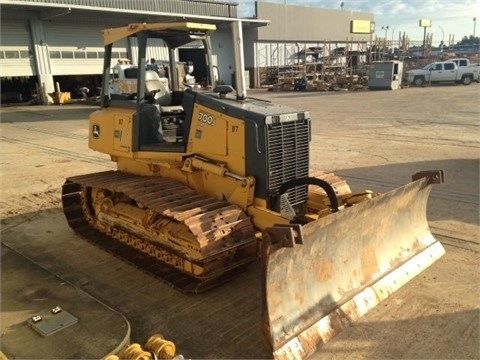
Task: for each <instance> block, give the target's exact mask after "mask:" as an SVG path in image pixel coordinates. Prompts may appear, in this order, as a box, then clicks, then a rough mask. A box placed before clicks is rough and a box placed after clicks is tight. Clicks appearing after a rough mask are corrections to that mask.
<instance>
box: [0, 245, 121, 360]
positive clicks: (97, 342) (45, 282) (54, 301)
mask: <svg viewBox="0 0 480 360" xmlns="http://www.w3.org/2000/svg"><path fill="white" fill-rule="evenodd" d="M1 251H2V254H1V293H2V298H1V307H2V312H1V317H0V319H1V352H3V354H4V355H5V356H6V357H7V358H10V359H33V358H36V359H79V358H83V359H86V358H87V359H88V358H90V359H94V358H97V359H100V358H102V357H104V356H106V355H108V354H117V353H119V351H120V350H122V349H123V348H124V347H125V346H126V345H128V344H129V342H130V324H129V323H128V321H127V320H126V319H125V317H124V316H123V315H121V314H120V313H118V312H116V311H114V310H113V309H111V308H109V307H108V306H106V305H104V304H102V303H101V302H99V301H97V300H96V299H94V298H93V297H91V296H90V295H88V294H87V293H85V292H84V291H82V290H80V289H78V288H75V287H74V286H72V285H71V284H69V283H67V282H65V281H64V280H62V279H61V278H59V277H58V276H56V275H54V274H52V273H50V272H48V271H46V270H45V269H43V268H41V267H40V266H38V265H36V264H35V263H33V262H32V261H30V260H28V259H27V258H25V257H24V256H22V255H20V254H19V253H17V252H15V251H14V250H12V249H10V248H8V247H6V246H3V245H2V248H1ZM56 307H60V309H61V311H58V310H59V309H57V313H54V312H55V311H54V312H52V309H54V308H56ZM39 315H40V316H41V317H42V320H39V321H38V322H35V321H33V320H32V318H33V317H34V316H39ZM26 344H28V346H26Z"/></svg>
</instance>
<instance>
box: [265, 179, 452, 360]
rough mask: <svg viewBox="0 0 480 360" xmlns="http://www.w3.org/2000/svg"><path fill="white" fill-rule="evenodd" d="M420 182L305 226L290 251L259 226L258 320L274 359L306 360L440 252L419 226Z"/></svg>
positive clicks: (423, 191) (422, 213) (423, 186)
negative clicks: (264, 246) (262, 235)
mask: <svg viewBox="0 0 480 360" xmlns="http://www.w3.org/2000/svg"><path fill="white" fill-rule="evenodd" d="M427 183H428V181H427V179H421V180H418V181H415V182H412V183H409V184H407V185H405V186H404V187H401V188H398V189H395V190H393V191H391V192H389V193H386V194H383V195H381V196H378V197H376V198H374V199H372V200H368V201H364V202H362V203H359V204H357V205H355V206H353V207H350V208H347V209H345V210H343V211H341V212H339V213H335V214H332V215H330V216H327V217H325V218H321V219H319V220H317V221H314V222H311V223H308V224H306V225H304V226H303V227H302V232H303V244H294V246H293V247H281V246H279V245H276V243H277V242H279V243H281V239H275V238H274V237H275V236H277V237H278V235H275V232H273V231H271V232H269V231H268V229H267V231H266V237H267V241H268V242H269V245H268V246H269V249H268V250H267V251H266V253H265V255H264V262H265V267H266V269H265V284H264V286H265V287H264V291H265V299H264V301H265V306H264V317H265V321H266V327H267V333H268V335H267V336H269V337H270V339H269V340H270V342H271V346H272V349H273V352H274V357H275V358H282V359H283V358H285V359H288V358H297V359H298V358H300V359H302V358H305V357H307V356H308V355H309V354H310V353H312V352H313V351H315V349H316V348H317V347H318V345H319V344H321V343H323V342H326V341H327V340H329V339H330V338H331V337H332V336H333V335H334V334H335V333H336V332H338V331H340V330H341V329H342V328H344V327H346V326H348V324H349V323H350V322H352V321H354V320H355V319H356V318H358V317H360V316H362V315H363V314H364V313H366V312H367V311H368V310H369V309H371V308H372V307H374V306H375V305H376V304H378V302H380V301H381V300H383V299H385V298H386V297H387V296H388V295H390V294H391V293H392V292H393V291H395V290H396V289H398V288H399V287H400V286H401V285H403V284H404V283H405V282H407V281H408V280H409V279H410V278H412V277H413V276H415V275H416V274H417V273H418V272H419V271H421V270H423V269H424V268H425V267H428V266H429V265H430V264H431V263H433V262H434V261H435V260H436V259H437V258H438V257H440V256H441V255H442V254H443V252H444V250H443V247H442V246H441V244H440V243H438V242H437V241H436V240H435V239H434V238H433V236H432V234H431V232H430V230H429V227H428V224H427V219H426V207H427V200H428V195H429V193H430V189H431V185H428V184H427ZM277 234H278V233H277Z"/></svg>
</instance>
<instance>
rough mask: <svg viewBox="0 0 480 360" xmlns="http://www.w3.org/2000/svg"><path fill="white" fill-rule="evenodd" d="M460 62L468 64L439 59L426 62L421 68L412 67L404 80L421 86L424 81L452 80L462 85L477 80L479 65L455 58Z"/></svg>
mask: <svg viewBox="0 0 480 360" xmlns="http://www.w3.org/2000/svg"><path fill="white" fill-rule="evenodd" d="M455 60H458V61H457V62H458V63H459V64H460V63H462V64H468V66H459V65H457V63H456V62H455V61H451V60H450V61H439V62H433V63H431V64H428V65H427V66H425V67H424V68H423V69H412V70H409V71H407V72H406V80H407V82H408V83H409V84H413V85H416V86H423V85H424V84H425V83H438V82H451V81H454V82H456V83H459V84H463V85H470V84H471V83H472V81H477V82H478V74H479V70H480V66H477V65H470V63H469V62H468V63H465V62H464V61H463V60H466V59H455Z"/></svg>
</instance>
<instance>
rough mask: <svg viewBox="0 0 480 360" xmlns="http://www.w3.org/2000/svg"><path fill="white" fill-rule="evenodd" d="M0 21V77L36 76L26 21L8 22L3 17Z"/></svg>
mask: <svg viewBox="0 0 480 360" xmlns="http://www.w3.org/2000/svg"><path fill="white" fill-rule="evenodd" d="M1 20H2V31H1V33H0V39H1V40H0V76H2V77H10V76H33V75H36V73H37V72H36V68H35V60H34V56H33V51H32V50H33V48H32V45H31V37H30V30H29V25H28V21H27V20H18V19H17V20H8V19H6V18H4V17H3V16H2V19H1Z"/></svg>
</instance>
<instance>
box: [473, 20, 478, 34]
mask: <svg viewBox="0 0 480 360" xmlns="http://www.w3.org/2000/svg"><path fill="white" fill-rule="evenodd" d="M476 26H477V17H474V18H473V38H474V39H475V28H476Z"/></svg>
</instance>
